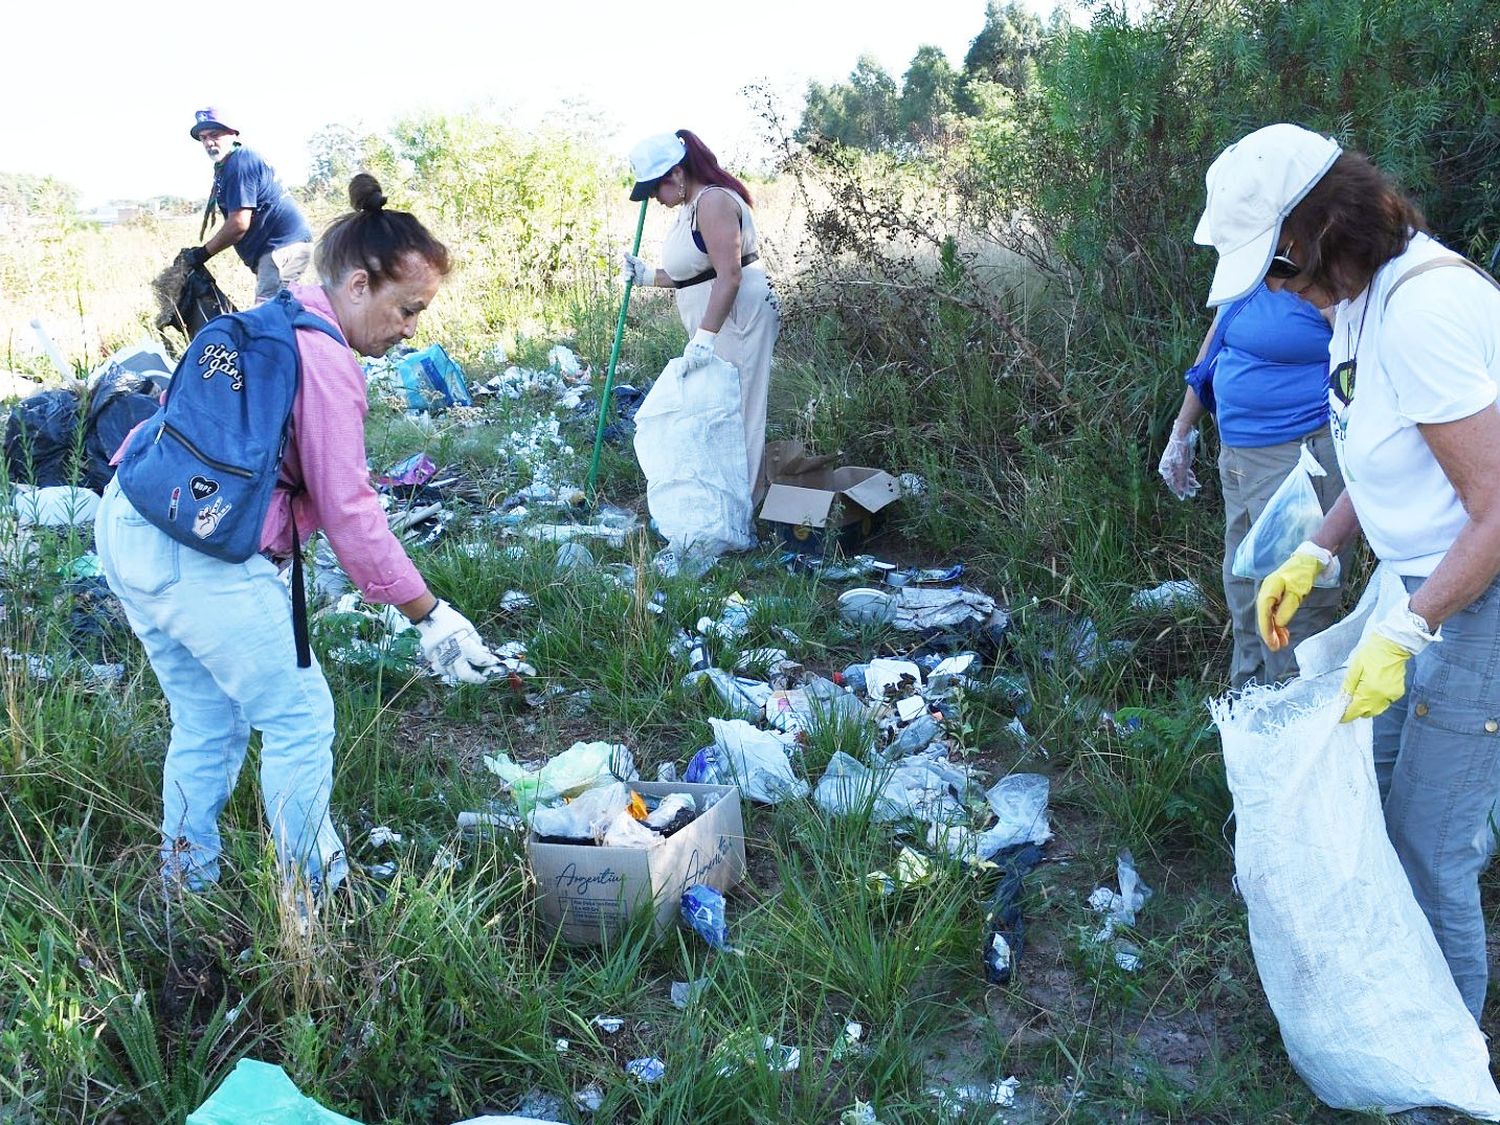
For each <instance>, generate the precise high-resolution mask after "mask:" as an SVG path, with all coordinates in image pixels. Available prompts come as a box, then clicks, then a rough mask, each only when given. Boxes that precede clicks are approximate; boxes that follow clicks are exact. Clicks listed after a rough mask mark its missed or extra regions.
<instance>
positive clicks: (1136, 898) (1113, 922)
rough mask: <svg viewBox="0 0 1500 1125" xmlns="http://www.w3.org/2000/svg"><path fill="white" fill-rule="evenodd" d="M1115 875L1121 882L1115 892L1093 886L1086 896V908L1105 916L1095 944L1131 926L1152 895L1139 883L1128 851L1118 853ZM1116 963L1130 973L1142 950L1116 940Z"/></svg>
mask: <svg viewBox="0 0 1500 1125" xmlns="http://www.w3.org/2000/svg"><path fill="white" fill-rule="evenodd" d="M1116 874H1117V876H1118V878H1119V881H1120V889H1119V890H1118V891H1112V890H1110V889H1109V888H1108V887H1095V888H1094V893H1093V894H1091V895H1089V906H1090V907H1092V908H1093V909H1094V910H1095V911H1096V912H1098V913H1100V914H1103V915H1104V925H1103V926H1101V927H1100V929H1099V931H1098V932H1097V933H1096V934H1094V936H1093V939H1092V940H1093V941H1094V943H1095V944H1101V943H1103V942H1106V941H1109V940H1110V939H1111V938H1114V937H1115V930H1116V929H1117V928H1118V927H1120V926H1134V925H1135V916H1136V914H1137V912H1139V911H1140V909H1141V907H1143V906H1145V905H1146V900H1147V899H1149V898H1150V897H1151V895H1152V893H1153V892H1152V890H1151V888H1150V887H1148V886H1146V884H1145V883H1144V882H1142V881H1141V877H1140V875H1139V874H1137V872H1136V869H1135V857H1134V856H1132V855H1131V854H1130V852H1129V851H1128V850H1126V851H1121V852H1120V854H1119V857H1118V860H1117V862H1116ZM1115 964H1116V965H1118V966H1119V967H1120V968H1122V969H1124V970H1125V971H1126V972H1127V973H1133V972H1135V971H1136V970H1138V969H1139V968H1140V967H1141V951H1140V950H1139V949H1137V948H1136V947H1135V946H1133V945H1131V944H1130V943H1129V942H1126V941H1122V940H1120V939H1118V938H1115Z"/></svg>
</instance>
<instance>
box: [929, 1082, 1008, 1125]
mask: <svg viewBox="0 0 1500 1125" xmlns="http://www.w3.org/2000/svg"><path fill="white" fill-rule="evenodd" d="M1020 1085H1021V1081H1020V1079H1018V1078H1015V1077H1010V1078H1007V1079H1006V1080H1005V1081H1004V1082H991V1083H990V1084H989V1085H988V1086H954V1087H953V1088H952V1089H949V1090H943V1089H939V1088H938V1087H935V1086H933V1087H929V1088H928V1090H927V1093H928V1094H929V1095H931V1096H932V1097H934V1098H936V1099H937V1102H938V1120H940V1121H951V1120H952V1119H953V1118H955V1117H962V1116H964V1115H965V1114H968V1113H970V1112H971V1111H973V1110H974V1109H976V1108H981V1107H988V1106H995V1107H997V1108H999V1109H1009V1108H1010V1107H1012V1106H1014V1105H1015V1104H1016V1091H1017V1089H1019V1088H1020Z"/></svg>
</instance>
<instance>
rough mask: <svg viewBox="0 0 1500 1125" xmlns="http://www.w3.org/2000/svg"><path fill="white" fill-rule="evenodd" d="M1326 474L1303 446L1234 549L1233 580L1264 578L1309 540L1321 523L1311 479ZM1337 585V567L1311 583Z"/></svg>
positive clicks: (1319, 507)
mask: <svg viewBox="0 0 1500 1125" xmlns="http://www.w3.org/2000/svg"><path fill="white" fill-rule="evenodd" d="M1327 475H1328V474H1327V473H1326V472H1325V471H1324V469H1323V466H1322V465H1320V464H1318V459H1317V458H1316V457H1314V456H1313V455H1312V450H1310V449H1308V448H1307V446H1305V445H1304V446H1303V447H1302V452H1301V453H1300V454H1299V455H1298V457H1297V464H1296V465H1295V466H1294V467H1293V469H1292V471H1291V472H1289V473H1288V474H1287V475H1286V480H1284V481H1282V482H1281V485H1280V487H1278V488H1277V489H1276V491H1275V492H1273V493H1272V494H1271V499H1270V500H1268V501H1266V506H1265V508H1264V509H1263V510H1262V511H1261V513H1260V518H1259V519H1257V520H1256V521H1255V522H1254V523H1253V524H1251V525H1250V530H1249V531H1248V532H1247V533H1246V534H1245V538H1243V539H1241V540H1240V545H1239V546H1238V547H1236V548H1235V551H1234V562H1233V563H1232V564H1231V566H1230V571H1231V573H1233V574H1234V576H1235V577H1236V578H1254V579H1261V578H1265V577H1266V576H1267V575H1269V574H1270V573H1271V572H1272V571H1273V570H1275V569H1276V568H1277V567H1278V566H1280V565H1281V564H1282V563H1284V562H1286V560H1287V559H1289V558H1291V557H1292V552H1293V551H1295V550H1296V549H1297V545H1298V544H1299V543H1301V542H1303V541H1304V540H1307V539H1311V538H1312V536H1313V532H1315V531H1317V530H1318V528H1319V526H1321V525H1322V523H1323V505H1321V504H1320V503H1318V494H1317V491H1316V490H1315V489H1314V488H1313V482H1312V478H1313V477H1326V476H1327ZM1338 584H1339V575H1338V569H1337V568H1336V567H1335V568H1332V573H1331V574H1328V575H1321V574H1320V575H1319V576H1318V579H1317V581H1316V582H1314V583H1313V585H1314V586H1321V587H1329V586H1337V585H1338Z"/></svg>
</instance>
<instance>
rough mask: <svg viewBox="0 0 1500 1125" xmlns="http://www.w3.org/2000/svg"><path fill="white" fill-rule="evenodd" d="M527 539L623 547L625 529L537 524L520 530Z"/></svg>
mask: <svg viewBox="0 0 1500 1125" xmlns="http://www.w3.org/2000/svg"><path fill="white" fill-rule="evenodd" d="M521 533H522V534H523V535H525V536H526V537H527V538H528V539H536V540H539V541H541V542H543V543H569V542H572V541H573V540H575V539H602V540H604V541H605V542H606V543H608V544H609V545H610V546H611V547H623V546H625V529H624V528H620V527H613V526H611V525H609V524H602V523H601V524H591V523H538V524H531V525H529V526H528V527H525V528H522V531H521Z"/></svg>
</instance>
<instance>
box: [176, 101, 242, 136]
mask: <svg viewBox="0 0 1500 1125" xmlns="http://www.w3.org/2000/svg"><path fill="white" fill-rule="evenodd" d="M205 129H223V130H224V131H225V132H226V133H233V134H234V135H235V136H236V137H238V136H239V135H240V131H239V130H238V129H236V128H234V127H232V126H230V125H225V124H224V122H223V121H222V120H221V119H220V116H219V111H218V110H216V109H215V108H214V107H213V106H205V107H204V108H203V109H199V110H194V111H193V127H192V128H191V129H189V130H188V136H190V137H192V138H193V140H195V141H196V140H197V139H198V137H199V134H201V133H202V132H203V131H204V130H205Z"/></svg>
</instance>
